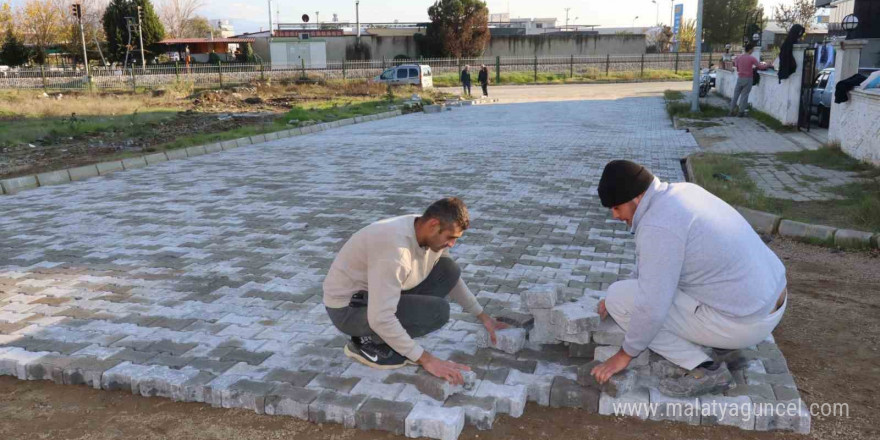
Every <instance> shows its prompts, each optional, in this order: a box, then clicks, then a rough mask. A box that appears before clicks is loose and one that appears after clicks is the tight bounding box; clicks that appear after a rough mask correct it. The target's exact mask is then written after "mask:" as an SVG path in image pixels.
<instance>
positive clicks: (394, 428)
mask: <svg viewBox="0 0 880 440" xmlns="http://www.w3.org/2000/svg"><path fill="white" fill-rule="evenodd" d="M413 406H414V405H413V404H412V403H409V402H395V401H391V400H384V399H377V398H372V399H370V400H367V401H366V402H365V403H364V404H363V405H361V407H360V408H358V410H357V412H356V413H355V426H357V427H358V429H363V430H368V429H376V430H379V431H388V432H393V433H394V434H397V435H404V434H405V433H406V417H407V416H408V415H409V413H410V411H412V409H413Z"/></svg>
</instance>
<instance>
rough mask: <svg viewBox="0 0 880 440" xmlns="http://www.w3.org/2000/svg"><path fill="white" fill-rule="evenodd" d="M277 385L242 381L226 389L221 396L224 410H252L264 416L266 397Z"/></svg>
mask: <svg viewBox="0 0 880 440" xmlns="http://www.w3.org/2000/svg"><path fill="white" fill-rule="evenodd" d="M273 388H275V384H273V383H270V382H257V381H253V380H248V379H242V380H239V381H238V382H235V383H234V384H232V385H231V386H230V387H229V388H227V389H225V390H224V391H223V392H222V393H221V394H222V398H223V403H222V406H223V407H224V408H244V409H250V410H253V411H254V412H256V413H257V414H264V413H265V407H266V400H265V399H266V396H267V395H268V394H269V392H270V391H272V389H273Z"/></svg>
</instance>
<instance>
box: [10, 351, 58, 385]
mask: <svg viewBox="0 0 880 440" xmlns="http://www.w3.org/2000/svg"><path fill="white" fill-rule="evenodd" d="M73 360H74V359H73V358H70V357H67V356H62V355H59V354H54V353H50V354H47V355H46V356H43V357H42V358H39V359H37V362H32V363H29V364H27V365H26V366H25V374H26V377H27V380H51V381H53V382H55V383H57V384H63V383H64V368H66V367H67V365H69V364H70V363H71V362H73ZM0 374H3V373H2V372H0Z"/></svg>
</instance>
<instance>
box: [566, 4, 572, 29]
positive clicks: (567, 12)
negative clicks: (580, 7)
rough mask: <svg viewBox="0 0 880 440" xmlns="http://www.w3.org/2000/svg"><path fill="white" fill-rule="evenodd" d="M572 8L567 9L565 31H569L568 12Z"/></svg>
mask: <svg viewBox="0 0 880 440" xmlns="http://www.w3.org/2000/svg"><path fill="white" fill-rule="evenodd" d="M570 9H571V8H565V30H568V11H569V10H570Z"/></svg>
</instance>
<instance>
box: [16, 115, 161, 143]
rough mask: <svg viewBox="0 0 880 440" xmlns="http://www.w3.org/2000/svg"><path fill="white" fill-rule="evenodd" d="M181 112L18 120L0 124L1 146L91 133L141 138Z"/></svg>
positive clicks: (23, 118)
mask: <svg viewBox="0 0 880 440" xmlns="http://www.w3.org/2000/svg"><path fill="white" fill-rule="evenodd" d="M176 114H177V109H151V110H150V111H148V112H143V113H139V112H137V111H135V112H133V113H131V114H127V115H117V116H76V117H66V118H63V117H18V118H10V119H6V120H0V146H10V145H17V144H26V143H33V142H37V141H39V142H42V143H45V142H52V141H53V140H55V139H60V138H67V137H74V138H75V137H78V136H83V135H87V134H91V133H98V132H107V131H116V132H124V133H126V134H127V135H129V136H138V135H140V134H143V133H145V132H146V131H148V130H153V129H155V127H156V126H157V125H158V124H159V123H160V122H162V121H166V120H170V119H172V118H174V116H175V115H176Z"/></svg>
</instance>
